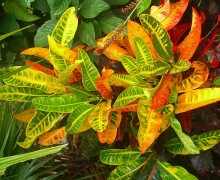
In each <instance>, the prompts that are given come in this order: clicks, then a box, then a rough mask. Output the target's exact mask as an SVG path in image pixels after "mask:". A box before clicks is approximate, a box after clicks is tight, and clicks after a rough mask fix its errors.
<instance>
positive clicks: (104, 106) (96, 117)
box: [89, 100, 111, 132]
mask: <svg viewBox="0 0 220 180" xmlns="http://www.w3.org/2000/svg"><path fill="white" fill-rule="evenodd" d="M110 108H111V101H110V100H109V101H106V102H102V103H100V104H98V105H96V106H95V108H94V109H93V111H92V112H91V113H90V115H89V123H90V125H91V126H92V128H93V129H94V130H95V131H97V132H103V131H104V130H105V129H106V127H107V125H108V121H109V115H110Z"/></svg>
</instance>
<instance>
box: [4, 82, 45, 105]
mask: <svg viewBox="0 0 220 180" xmlns="http://www.w3.org/2000/svg"><path fill="white" fill-rule="evenodd" d="M43 96H48V94H46V93H45V92H43V91H40V90H37V89H34V88H28V87H13V86H8V85H3V86H0V99H1V100H6V101H18V102H28V101H31V100H32V99H34V98H38V97H43Z"/></svg>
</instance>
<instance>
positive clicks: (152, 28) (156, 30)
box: [140, 14, 173, 61]
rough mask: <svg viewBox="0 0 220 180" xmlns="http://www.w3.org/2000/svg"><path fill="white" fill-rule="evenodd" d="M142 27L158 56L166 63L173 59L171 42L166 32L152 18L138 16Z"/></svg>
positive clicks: (145, 15)
mask: <svg viewBox="0 0 220 180" xmlns="http://www.w3.org/2000/svg"><path fill="white" fill-rule="evenodd" d="M140 21H141V24H142V26H143V27H144V28H145V29H146V31H147V32H148V33H149V34H150V35H151V37H152V40H153V45H154V48H155V49H156V50H157V53H158V54H159V56H160V57H161V58H163V59H165V60H167V61H171V60H172V59H173V52H172V42H171V41H170V37H169V35H168V33H167V31H166V30H165V29H164V27H163V26H162V25H160V23H159V22H158V21H157V20H155V19H154V18H153V17H151V16H150V15H147V14H142V15H140Z"/></svg>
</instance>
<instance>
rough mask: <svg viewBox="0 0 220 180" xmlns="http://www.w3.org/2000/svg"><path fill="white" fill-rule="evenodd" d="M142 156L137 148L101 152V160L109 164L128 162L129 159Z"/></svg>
mask: <svg viewBox="0 0 220 180" xmlns="http://www.w3.org/2000/svg"><path fill="white" fill-rule="evenodd" d="M140 156H141V152H140V151H139V150H137V149H131V148H130V147H128V148H127V149H108V150H102V151H101V152H100V160H101V161H102V162H103V163H104V164H108V165H120V164H126V163H127V162H128V161H132V160H136V159H138V158H139V157H140Z"/></svg>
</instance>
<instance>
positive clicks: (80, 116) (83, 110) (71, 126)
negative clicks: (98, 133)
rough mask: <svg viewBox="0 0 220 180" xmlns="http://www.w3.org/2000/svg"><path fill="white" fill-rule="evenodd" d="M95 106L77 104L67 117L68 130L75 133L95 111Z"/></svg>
mask: <svg viewBox="0 0 220 180" xmlns="http://www.w3.org/2000/svg"><path fill="white" fill-rule="evenodd" d="M93 108H94V107H93V106H91V105H88V104H82V105H79V106H77V107H76V108H75V109H74V110H73V112H72V113H71V114H70V115H69V117H68V119H67V125H66V131H67V133H69V134H75V133H77V132H78V130H79V129H80V127H81V125H82V124H83V122H84V121H85V119H86V117H87V116H88V115H89V114H90V113H91V112H92V111H93Z"/></svg>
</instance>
